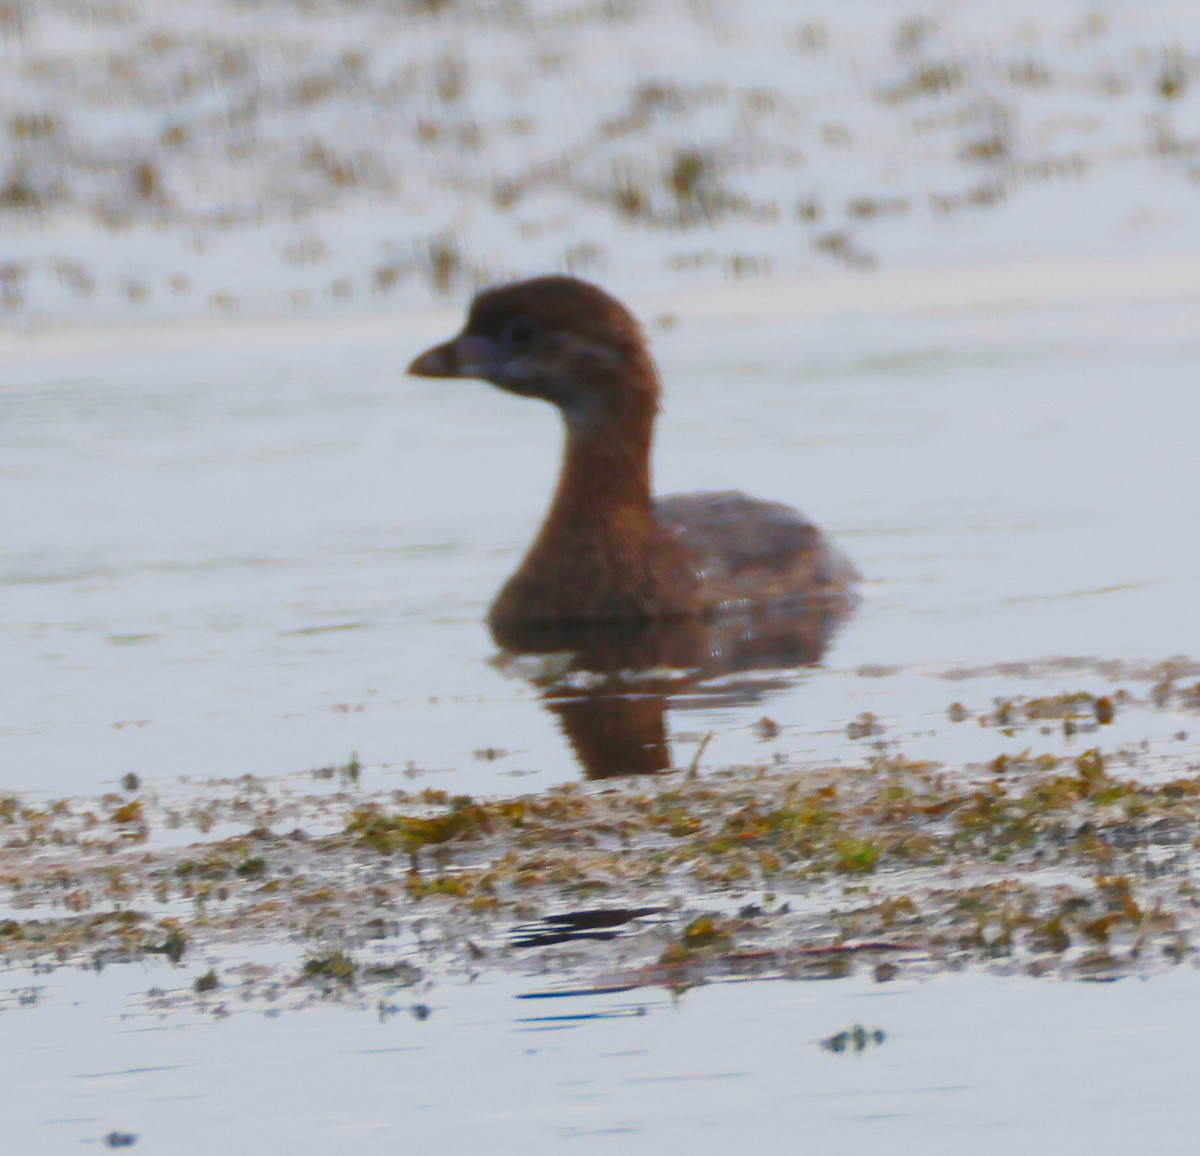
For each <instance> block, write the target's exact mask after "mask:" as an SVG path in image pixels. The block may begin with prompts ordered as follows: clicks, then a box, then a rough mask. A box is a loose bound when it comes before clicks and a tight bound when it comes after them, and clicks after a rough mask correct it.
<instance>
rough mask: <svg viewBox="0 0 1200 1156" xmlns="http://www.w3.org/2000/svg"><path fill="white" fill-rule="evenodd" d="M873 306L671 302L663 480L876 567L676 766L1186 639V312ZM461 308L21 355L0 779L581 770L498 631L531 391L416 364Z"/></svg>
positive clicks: (15, 388) (538, 461)
mask: <svg viewBox="0 0 1200 1156" xmlns="http://www.w3.org/2000/svg"><path fill="white" fill-rule="evenodd" d="M1112 276H1113V278H1114V279H1115V280H1117V281H1118V283H1119V271H1117V272H1114V273H1113V274H1112ZM864 287H865V288H870V291H871V292H872V293H873V294H875V298H876V300H874V301H872V300H868V303H867V304H865V305H864V306H862V307H858V308H853V307H848V306H847V304H846V301H845V300H843V301H841V302H840V303H838V302H837V301H836V300H835V301H834V303H833V304H830V305H827V306H826V305H822V304H821V303H820V302H819V301H814V297H813V293H812V292H811V291H808V290H805V291H804V292H796V291H789V290H788V289H787V288H786V287H784V288H782V289H779V290H777V291H776V292H775V293H773V294H771V293H767V292H766V291H763V290H759V291H756V292H757V296H754V295H751V296H750V297H749V298H746V299H743V298H740V297H738V296H737V295H735V294H727V295H726V296H725V297H724V298H721V297H719V296H718V297H715V298H714V297H697V298H692V299H688V298H684V299H682V300H680V301H676V302H673V303H672V305H673V313H674V314H676V315H677V316H678V318H679V324H678V325H677V326H675V327H674V328H671V329H669V330H666V331H660V332H656V333H655V335H654V336H655V348H656V350H657V353H658V357H659V359H660V362H661V365H662V368H663V371H664V376H665V379H666V385H667V411H666V414H665V416H664V419H663V422H662V426H661V438H660V445H659V454H658V468H657V476H658V484H659V488H660V489H661V490H662V491H664V492H672V491H679V490H688V489H702V488H720V487H728V486H738V487H741V488H743V489H745V490H746V491H747V492H749V493H751V494H756V495H761V496H764V497H771V498H776V499H780V500H784V501H788V502H792V503H794V504H796V505H798V506H800V507H801V508H803V509H805V510H806V511H807V512H808V513H809V514H810V515H811V516H812V517H814V518H815V519H816V520H817V521H818V522H819V523H820V524H822V525H823V526H825V527H826V528H828V529H829V530H830V531H831V532H832V533H833V534H834V535H835V536H836V538H837V539H838V540H839V541H840V542H841V543H842V544H843V545H844V547H845V548H846V550H847V551H848V552H849V553H850V554H851V555H852V556H853V558H854V559H855V560H856V561H857V563H858V564H859V566H860V567H861V569H862V570H863V572H864V573H865V575H866V576H867V578H868V581H867V583H866V585H865V588H864V594H865V602H864V605H863V607H862V609H861V610H860V612H859V613H858V614H857V616H856V617H855V618H854V619H852V620H851V621H850V623H849V624H848V625H847V626H846V628H845V629H844V630H843V631H842V633H841V634H840V636H839V637H838V638H837V639H836V640H835V642H834V645H833V647H832V649H831V651H830V652H829V653H828V655H827V656H826V660H825V666H826V668H827V669H826V670H824V671H821V672H813V671H806V672H802V673H799V674H797V675H795V676H793V688H792V689H791V690H779V689H775V690H772V691H771V692H770V693H768V694H767V695H766V696H765V697H764V698H763V699H762V701H760V702H755V703H751V704H749V705H748V706H747V707H746V708H745V709H742V710H736V709H735V710H730V709H728V708H727V707H726V706H725V705H721V706H719V707H718V706H717V705H715V704H714V705H713V706H712V707H710V708H707V709H699V710H696V711H694V712H689V713H687V714H685V715H679V714H678V713H677V714H676V715H675V716H674V717H673V719H672V721H671V726H672V728H673V729H674V730H675V732H676V733H677V734H678V733H682V735H683V738H684V740H685V742H684V744H683V746H682V748H681V752H680V754H678V755H677V756H676V757H677V760H678V761H683V762H686V761H687V758H689V757H690V754H688V753H687V750H688V749H689V748H688V746H687V742H686V740H687V738H688V736H689V735H702V734H704V733H706V732H708V731H714V732H715V738H714V741H713V744H712V745H711V747H710V752H709V754H710V757H711V758H712V759H713V760H715V761H723V762H731V761H737V760H740V759H744V758H757V757H761V756H762V754H763V753H764V752H763V749H762V746H761V744H760V743H758V741H757V739H756V738H755V736H754V734H753V733H752V732H751V730H750V729H749V728H750V724H752V723H753V722H754V721H755V720H757V719H758V718H759V717H760V716H761V715H762V714H764V713H765V714H769V715H770V716H771V717H772V718H774V719H776V721H778V722H779V723H780V724H782V725H783V726H784V727H785V728H788V729H786V730H785V734H784V741H781V749H783V750H784V751H786V752H788V753H801V752H804V753H816V754H837V753H838V751H839V744H840V743H841V739H840V737H839V736H841V734H842V732H843V729H844V726H845V723H846V721H847V720H848V719H850V718H853V717H854V716H856V715H858V714H859V713H860V712H862V711H865V710H869V711H873V712H874V713H876V714H877V715H880V716H884V717H888V718H891V719H893V720H896V721H897V722H898V725H899V727H900V733H901V734H906V733H909V732H916V731H920V730H922V729H924V727H923V724H922V718H923V717H924V716H925V714H926V713H930V714H932V712H937V714H938V715H940V713H941V712H942V711H943V710H944V708H945V706H946V704H947V703H948V702H949V701H951V699H952V698H955V697H960V696H961V695H963V694H966V695H967V696H968V697H970V696H971V695H974V696H975V700H976V701H977V702H982V703H984V704H986V702H987V701H988V699H989V696H990V694H991V693H992V692H993V690H995V691H996V692H999V689H1000V688H995V687H991V686H988V685H978V686H974V687H970V688H967V689H966V690H963V691H960V690H958V689H956V688H948V687H947V686H945V685H944V684H942V683H941V682H940V681H939V680H933V679H930V678H929V677H928V675H929V673H931V672H937V671H941V670H945V669H947V668H949V667H953V666H955V665H957V664H963V663H965V664H969V665H983V664H990V663H995V662H997V661H1002V660H1027V659H1034V658H1042V657H1053V656H1061V655H1072V654H1086V655H1095V656H1098V657H1101V658H1113V657H1116V658H1142V659H1149V660H1156V659H1162V658H1166V657H1169V656H1170V655H1173V654H1179V653H1183V654H1194V653H1195V652H1196V651H1197V650H1198V649H1200V647H1198V646H1197V640H1196V620H1195V615H1194V613H1193V607H1194V605H1195V602H1196V598H1197V594H1198V592H1200V541H1198V539H1197V538H1196V536H1195V535H1194V533H1192V532H1191V528H1192V527H1194V526H1195V525H1196V524H1197V521H1198V519H1197V514H1198V513H1200V489H1198V487H1197V486H1196V481H1197V477H1198V473H1197V469H1196V465H1195V454H1194V440H1195V430H1196V429H1197V428H1200V398H1198V396H1197V393H1196V390H1195V388H1194V378H1195V364H1196V360H1197V354H1198V353H1200V339H1198V338H1197V337H1196V335H1195V330H1194V316H1195V301H1194V299H1192V298H1190V297H1184V298H1182V299H1172V298H1171V297H1170V296H1166V297H1164V299H1162V300H1156V299H1153V298H1152V297H1151V298H1150V299H1149V300H1148V299H1147V295H1146V293H1145V292H1144V290H1143V291H1139V292H1138V293H1137V294H1136V295H1135V299H1133V300H1126V301H1119V302H1117V303H1113V302H1106V301H1104V300H1101V301H1095V300H1088V299H1086V298H1085V299H1084V300H1082V301H1080V300H1076V299H1072V298H1071V297H1070V296H1068V297H1066V298H1065V299H1055V298H1053V296H1052V295H1051V299H1049V300H1046V299H1044V296H1045V295H1043V297H1042V298H1039V297H1038V296H1037V295H1036V294H1035V293H1032V290H1031V296H1032V297H1033V300H1031V301H1030V302H1029V303H1028V304H1027V305H1025V306H1022V305H1021V304H1020V303H1019V302H1016V303H1014V302H1012V301H1011V299H1010V298H1009V297H1008V296H1007V294H1008V293H1009V292H1011V290H1009V289H1007V288H998V289H997V291H996V294H997V301H998V302H999V303H994V304H991V305H989V304H987V303H986V292H987V290H986V280H985V281H984V288H982V289H977V290H976V300H975V301H974V302H972V303H969V304H966V305H961V306H960V305H958V304H957V302H956V299H955V283H954V282H953V281H951V282H949V283H948V284H947V285H943V286H941V287H940V288H939V287H938V286H937V285H936V284H935V286H934V289H933V291H930V290H929V289H928V288H926V289H925V290H924V292H923V296H920V297H916V298H914V303H913V304H912V305H908V304H907V303H906V294H908V293H909V292H910V288H909V286H908V285H907V283H906V282H905V281H904V279H903V278H902V277H901V278H897V279H895V280H893V281H891V282H888V281H885V282H884V289H883V291H882V293H883V296H884V300H885V305H886V307H882V308H881V307H879V302H878V300H877V298H878V297H879V296H880V294H881V291H880V290H879V289H877V288H874V287H871V283H868V282H864ZM1034 287H1035V288H1036V280H1034ZM789 292H796V309H795V311H794V313H793V312H792V311H790V310H789V308H788V305H787V301H788V297H787V295H788V293H789ZM889 294H890V295H889ZM980 296H982V297H983V301H984V303H983V304H981V303H980V302H979V298H980ZM722 302H724V303H725V306H726V308H727V310H728V311H727V312H723V311H722ZM739 302H742V303H741V304H739ZM764 303H765V305H766V307H765V308H764ZM644 304H645V308H644V311H645V312H646V313H647V314H648V315H649V316H651V317H653V316H655V315H656V314H657V313H658V312H659V311H660V306H661V304H662V303H661V302H654V301H647V302H645V303H644ZM458 322H459V317H458V316H457V315H456V314H451V313H445V314H439V315H436V316H409V317H404V316H401V317H382V316H381V317H375V318H367V319H364V320H360V321H355V322H346V321H343V322H340V323H339V322H328V323H325V324H315V325H312V326H300V325H287V326H282V327H276V328H260V329H255V328H252V327H246V328H241V329H237V328H233V329H230V328H226V329H218V328H205V329H200V330H188V329H179V330H169V329H167V330H158V331H148V332H131V333H120V332H117V333H112V334H104V333H101V334H96V335H94V336H90V337H89V336H79V337H73V338H72V337H58V336H55V335H54V334H52V333H47V334H41V335H35V336H33V337H30V338H20V337H9V338H8V339H6V342H5V361H6V363H7V364H6V365H5V368H4V371H3V377H2V378H0V380H2V382H3V384H2V385H0V454H2V458H0V462H2V464H0V541H2V542H3V551H2V554H0V596H2V605H3V613H2V615H0V632H2V636H3V637H2V646H0V680H2V682H3V685H4V687H5V693H4V696H3V704H2V705H0V787H3V788H5V789H9V790H31V789H36V790H44V791H47V792H50V793H60V794H62V793H72V792H83V791H93V790H97V789H100V788H101V786H102V785H103V784H105V783H110V782H111V781H112V780H114V779H115V778H117V777H119V776H120V775H122V774H124V773H125V772H127V771H134V772H136V773H137V774H139V775H140V776H142V777H146V778H149V779H151V780H155V779H162V778H173V777H175V776H178V775H181V774H187V775H193V776H205V777H207V776H212V775H219V776H226V775H235V774H242V773H245V772H253V773H255V774H260V775H276V774H282V773H287V772H294V771H303V770H306V769H308V768H311V767H316V766H321V765H326V764H329V763H333V762H341V761H344V760H345V759H346V758H347V757H349V755H350V753H351V752H352V751H357V752H359V755H360V757H361V759H362V760H363V762H364V763H365V764H367V765H368V766H369V767H371V766H378V765H387V766H390V767H392V768H396V769H403V768H406V767H410V765H411V766H412V767H415V768H416V769H419V770H428V771H430V772H435V779H436V782H437V785H441V786H449V787H452V788H453V789H455V790H469V791H478V790H508V789H511V785H512V782H513V780H512V779H511V778H507V777H505V776H506V775H509V774H519V773H524V772H533V773H534V774H533V775H532V777H528V778H526V777H522V778H521V779H520V780H519V782H520V783H521V784H522V786H521V789H524V788H525V787H527V786H540V785H544V784H547V783H550V782H555V781H561V780H562V779H564V778H570V777H572V776H573V775H574V774H575V773H576V771H575V768H574V767H573V765H572V760H571V758H570V755H569V753H568V752H567V750H566V748H565V744H564V743H563V741H562V739H561V738H560V736H559V735H558V733H557V731H556V729H555V728H554V727H553V725H551V723H550V720H549V719H548V717H547V716H545V715H544V714H543V712H542V709H541V708H540V707H539V705H538V704H537V701H536V697H535V696H534V695H533V694H532V692H531V691H530V690H529V689H528V688H527V686H526V685H525V683H524V682H523V681H522V680H521V679H520V678H518V677H515V676H513V675H511V674H510V675H506V674H505V673H503V672H502V671H500V670H499V669H496V668H495V667H494V666H493V665H491V664H490V663H489V658H490V657H491V656H492V655H493V654H494V652H495V648H494V646H493V644H492V642H491V640H490V638H489V636H488V634H487V631H486V629H485V627H484V626H483V624H482V619H483V616H484V614H485V612H486V608H487V605H488V603H489V601H490V599H491V597H492V595H493V594H494V592H495V590H496V589H497V588H498V586H499V584H500V582H501V581H502V580H503V578H504V577H505V575H506V574H507V573H508V572H509V571H510V570H511V569H512V568H513V567H514V566H515V564H516V562H517V561H518V560H519V558H520V554H521V552H522V551H523V549H524V548H525V546H526V545H527V543H528V541H529V540H530V538H531V535H532V533H533V531H534V529H535V528H536V525H537V522H538V520H539V518H540V516H541V513H542V511H543V509H544V506H545V503H546V501H547V498H548V493H549V490H550V487H551V486H552V483H553V476H554V471H555V468H556V465H557V454H558V446H559V431H558V429H557V428H556V423H555V419H554V418H553V415H552V414H551V413H550V412H549V411H548V409H546V408H544V407H541V406H539V405H537V404H536V403H530V402H523V401H522V400H520V399H514V398H511V397H506V396H501V395H500V394H499V393H497V392H496V391H493V390H491V389H490V388H488V387H486V386H484V385H481V384H477V383H471V382H465V383H463V382H452V383H444V382H430V381H418V380H413V379H408V378H406V377H405V376H404V374H403V372H402V370H403V366H404V365H405V364H407V361H408V359H409V358H410V356H411V355H412V353H413V352H414V351H416V350H417V349H419V348H421V347H422V346H423V345H424V344H427V343H428V342H430V341H431V340H433V339H436V338H440V337H442V336H445V335H447V334H448V333H449V332H451V331H452V330H453V329H454V328H455V327H456V326H457V324H458ZM864 665H869V666H884V667H892V666H900V667H904V668H906V670H907V673H906V674H904V675H902V676H895V677H891V678H886V679H863V678H860V677H856V676H855V675H854V674H853V672H854V671H856V670H857V669H859V668H860V667H862V666H864ZM916 668H920V669H919V670H918V669H916ZM1046 689H1048V690H1049V691H1051V692H1056V691H1061V690H1064V689H1079V687H1076V686H1070V687H1067V686H1063V685H1062V684H1061V679H1058V680H1055V681H1053V682H1051V683H1050V684H1049V686H1048V687H1047V688H1046ZM1085 689H1086V688H1085ZM1006 690H1007V692H1009V693H1011V688H1006ZM952 691H953V693H951V692H952ZM1173 729H1175V722H1174V721H1173V720H1166V721H1164V724H1163V733H1167V732H1168V731H1170V730H1173ZM823 734H824V735H825V737H822V735H823ZM1131 737H1142V736H1140V735H1138V736H1131ZM953 741H957V740H953ZM484 748H493V749H498V750H502V751H506V752H512V753H511V754H509V755H507V756H506V757H504V758H500V759H496V760H492V761H480V760H478V759H475V758H473V757H472V753H473V752H475V751H479V750H482V749H484ZM945 753H946V754H951V755H957V754H959V753H961V752H959V751H956V750H954V749H950V750H947V751H946V752H945Z"/></svg>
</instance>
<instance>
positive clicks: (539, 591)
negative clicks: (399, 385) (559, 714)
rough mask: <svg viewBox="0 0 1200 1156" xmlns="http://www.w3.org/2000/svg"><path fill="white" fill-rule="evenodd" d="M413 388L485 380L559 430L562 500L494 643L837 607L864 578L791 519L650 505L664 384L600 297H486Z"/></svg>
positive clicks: (518, 291)
mask: <svg viewBox="0 0 1200 1156" xmlns="http://www.w3.org/2000/svg"><path fill="white" fill-rule="evenodd" d="M408 372H409V373H411V374H414V375H416V376H418V377H435V378H480V379H482V380H484V381H487V382H490V383H491V384H492V385H494V386H497V387H498V388H500V389H502V390H506V391H507V392H509V393H514V394H518V395H520V396H522V397H533V398H540V399H542V400H544V401H548V402H550V403H551V404H552V405H554V406H556V407H557V408H558V410H559V412H560V413H561V415H562V419H563V422H564V425H565V429H566V443H565V449H564V453H563V460H562V468H561V471H560V474H559V479H558V486H557V488H556V490H555V492H554V497H553V500H552V501H551V503H550V509H549V512H548V513H547V515H546V518H545V521H544V522H543V524H542V527H541V530H540V531H539V533H538V535H537V537H536V538H535V540H534V542H533V545H532V546H531V547H530V549H529V551H528V553H527V554H526V556H525V559H524V561H523V562H522V563H521V565H520V567H519V568H518V569H517V571H516V572H515V573H514V574H513V575H512V576H511V577H510V578H509V579H508V581H507V582H506V583H505V584H504V586H503V587H502V588H501V590H500V593H499V595H498V596H497V597H496V600H495V602H494V603H493V604H492V608H491V612H490V614H489V622H490V623H491V625H492V629H493V631H495V632H503V631H504V630H505V628H507V627H512V626H522V625H537V624H545V625H548V626H554V625H572V624H581V623H604V622H613V623H616V622H625V623H629V622H650V621H654V620H659V619H672V618H685V619H689V618H711V617H712V616H714V615H720V614H723V613H726V612H730V611H738V610H746V609H753V608H759V607H767V606H771V607H777V606H779V605H780V604H784V603H792V602H795V603H797V604H801V603H811V602H812V601H813V600H819V599H837V598H843V599H844V598H845V597H846V596H847V593H848V591H849V590H850V588H851V587H852V585H853V583H854V582H855V580H856V579H857V577H858V575H857V572H856V571H855V569H854V567H853V565H852V564H851V563H850V562H849V561H848V560H847V559H846V558H845V557H844V555H842V553H841V552H840V551H839V550H838V549H837V548H836V547H835V546H834V545H833V544H832V543H831V542H830V541H829V539H828V538H826V537H825V535H824V534H822V533H821V531H820V530H818V529H817V528H816V527H815V526H813V525H812V524H811V523H810V522H808V521H807V519H805V518H804V517H803V515H801V514H799V513H798V512H797V511H795V510H793V509H791V508H790V507H788V506H785V505H782V504H780V503H777V502H767V501H760V500H757V499H754V498H749V497H747V496H746V495H745V494H742V493H740V492H732V491H727V492H720V493H696V494H681V495H674V496H671V497H666V498H659V499H657V500H656V499H655V498H654V495H653V490H652V485H651V451H652V445H653V437H654V423H655V420H656V418H657V417H658V413H659V408H660V397H661V385H660V382H659V375H658V370H657V368H656V367H655V364H654V361H653V359H652V357H651V355H650V350H649V347H648V345H647V341H646V337H645V334H644V333H643V331H642V328H641V326H640V325H639V324H638V322H637V321H636V320H635V318H634V317H633V315H632V314H631V313H630V312H629V311H628V310H627V309H626V308H625V307H624V306H623V305H622V304H621V303H620V302H619V301H617V300H616V299H615V298H614V297H612V296H610V295H609V294H608V293H606V292H605V291H604V290H603V289H601V288H599V287H598V286H596V285H593V284H590V283H589V282H586V281H581V280H579V279H577V278H574V277H565V276H546V277H537V278H534V279H533V280H529V281H519V282H516V283H512V284H506V285H500V286H496V287H494V288H491V289H487V290H484V291H483V292H481V293H479V294H478V295H477V296H476V297H475V299H474V301H473V302H472V303H471V306H470V310H469V312H468V316H467V321H466V325H465V326H464V328H463V330H462V332H461V333H459V334H458V335H457V336H456V337H454V338H452V339H451V340H449V341H447V342H445V343H443V344H441V345H437V346H434V347H433V348H432V349H429V350H427V351H426V352H425V353H422V354H421V355H420V356H419V357H417V358H416V360H414V361H413V363H412V364H411V365H410V366H409V367H408Z"/></svg>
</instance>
